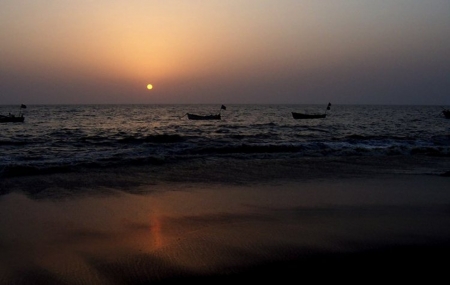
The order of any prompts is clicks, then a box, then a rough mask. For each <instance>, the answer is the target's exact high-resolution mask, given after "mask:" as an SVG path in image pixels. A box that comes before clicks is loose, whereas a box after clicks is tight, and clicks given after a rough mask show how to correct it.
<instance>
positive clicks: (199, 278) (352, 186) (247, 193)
mask: <svg viewBox="0 0 450 285" xmlns="http://www.w3.org/2000/svg"><path fill="white" fill-rule="evenodd" d="M409 159H416V160H417V161H416V164H412V161H410V162H405V161H403V162H402V163H399V162H397V163H396V162H395V160H394V161H393V160H391V162H389V161H387V160H385V159H372V160H367V159H365V160H364V161H366V164H364V163H362V161H363V160H361V159H360V158H355V160H354V161H352V160H351V159H350V158H347V159H346V162H344V161H340V162H339V161H333V160H329V161H328V164H327V163H323V162H324V161H323V160H322V159H316V160H312V159H309V160H306V161H303V163H300V162H299V161H298V160H292V161H286V160H283V161H271V163H270V164H268V162H267V161H262V162H259V163H257V162H255V161H253V162H252V165H248V164H247V165H245V166H243V165H239V166H237V165H238V164H232V163H229V164H226V165H224V164H223V162H222V163H221V164H220V165H217V164H215V163H214V162H208V161H205V162H204V164H205V169H203V170H200V169H192V168H190V167H189V164H186V165H184V166H183V165H180V164H177V166H176V167H175V168H174V167H173V166H170V165H168V166H166V167H161V166H159V167H158V168H157V170H154V169H153V168H146V167H137V168H129V169H125V168H121V169H110V170H108V171H104V172H100V171H97V172H95V171H86V172H85V173H67V174H51V175H40V176H27V177H13V178H8V179H2V180H1V182H0V187H1V189H2V193H3V195H2V196H0V232H1V233H2V235H1V238H0V249H1V252H2V254H1V255H0V267H1V269H2V270H1V271H0V272H1V273H0V283H1V284H118V285H119V284H180V283H185V282H195V283H211V282H213V283H220V282H223V283H229V282H235V281H253V282H255V281H256V282H263V281H266V282H267V281H270V282H278V283H287V282H291V281H296V282H301V281H308V282H310V281H346V282H354V283H356V282H358V283H359V282H361V280H367V281H368V280H377V281H385V280H398V281H411V280H423V281H427V282H430V281H437V280H440V278H443V277H444V274H445V272H446V265H447V264H448V263H447V262H446V257H447V256H448V253H449V252H450V242H449V241H450V214H449V213H450V212H449V210H450V208H449V201H450V191H449V189H450V187H449V186H450V180H449V179H450V178H449V177H447V175H446V174H445V173H446V172H445V171H444V170H446V169H448V168H447V167H448V159H447V160H446V159H445V158H441V159H436V158H432V159H431V158H430V163H431V162H434V163H436V161H437V162H439V163H440V164H441V168H440V169H442V172H441V173H440V174H439V173H430V174H423V173H424V172H426V171H424V170H423V169H426V167H427V166H428V164H427V162H426V159H418V158H409ZM419 161H420V163H419ZM305 162H307V163H305ZM270 165H272V166H273V167H270ZM408 165H409V169H408ZM433 165H434V167H435V168H434V169H436V166H437V165H436V164H433ZM250 167H251V169H253V172H252V171H250ZM241 168H247V170H248V171H243V170H242V169H241ZM413 168H418V169H420V174H414V171H412V169H413ZM221 169H222V172H221V171H220V170H221ZM240 169H241V171H239V170H240ZM288 169H290V171H287V170H288ZM332 169H335V170H334V171H332ZM438 169H439V167H438ZM152 171H158V175H157V177H158V179H154V178H153V177H155V176H154V175H152ZM325 171H326V172H325ZM161 172H164V173H161ZM102 177H103V179H101V178H102ZM175 177H178V179H176V178H175ZM258 177H259V178H258ZM6 189H9V191H7V190H6Z"/></svg>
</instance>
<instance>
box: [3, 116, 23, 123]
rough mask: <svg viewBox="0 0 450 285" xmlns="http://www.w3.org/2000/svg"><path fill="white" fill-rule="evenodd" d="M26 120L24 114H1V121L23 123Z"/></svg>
mask: <svg viewBox="0 0 450 285" xmlns="http://www.w3.org/2000/svg"><path fill="white" fill-rule="evenodd" d="M24 120H25V118H24V117H23V115H19V116H15V115H11V114H10V115H8V116H4V115H0V123H22V122H23V121H24Z"/></svg>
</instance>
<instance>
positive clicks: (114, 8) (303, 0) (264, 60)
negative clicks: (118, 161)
mask: <svg viewBox="0 0 450 285" xmlns="http://www.w3.org/2000/svg"><path fill="white" fill-rule="evenodd" d="M0 41H1V44H0V104H21V103H24V104H67V103H68V104H78V103H86V104H89V103H103V104H115V103H150V104H151V103H217V104H232V103H245V104H247V103H294V104H304V103H305V104H306V103H318V104H326V103H328V102H329V101H330V102H333V103H335V104H432V105H450V1H449V0H276V1H275V0H127V1H123V0H122V1H119V0H3V1H1V2H0ZM149 83H151V84H153V86H154V88H153V89H152V90H147V88H146V86H147V84H149Z"/></svg>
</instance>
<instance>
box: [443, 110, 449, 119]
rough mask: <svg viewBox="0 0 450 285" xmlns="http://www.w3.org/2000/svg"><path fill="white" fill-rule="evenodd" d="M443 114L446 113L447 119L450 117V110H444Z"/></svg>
mask: <svg viewBox="0 0 450 285" xmlns="http://www.w3.org/2000/svg"><path fill="white" fill-rule="evenodd" d="M442 114H443V115H444V117H446V118H447V119H450V110H449V109H444V110H443V111H442Z"/></svg>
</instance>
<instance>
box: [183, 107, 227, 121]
mask: <svg viewBox="0 0 450 285" xmlns="http://www.w3.org/2000/svg"><path fill="white" fill-rule="evenodd" d="M226 109H227V107H225V106H224V105H222V106H220V111H222V110H226ZM186 115H187V117H188V119H189V120H220V119H221V118H222V116H221V114H220V112H219V113H218V114H211V115H196V114H191V113H186Z"/></svg>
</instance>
